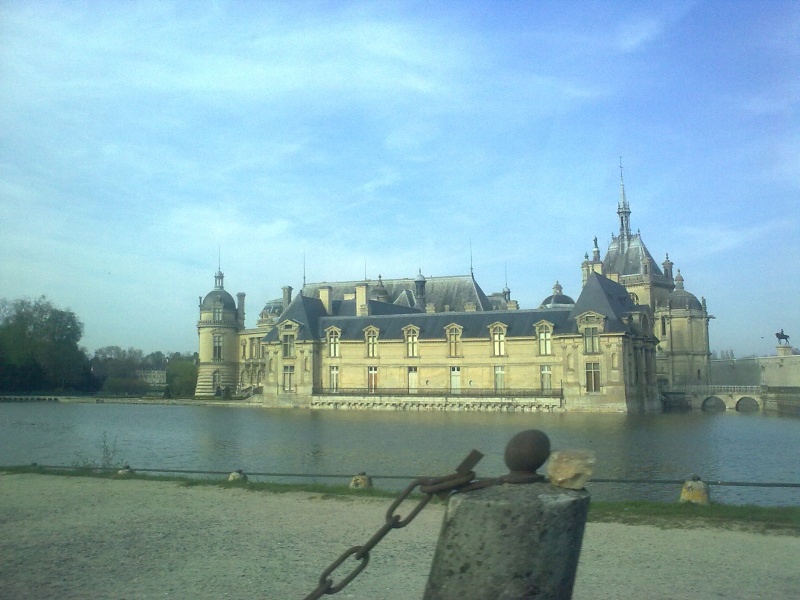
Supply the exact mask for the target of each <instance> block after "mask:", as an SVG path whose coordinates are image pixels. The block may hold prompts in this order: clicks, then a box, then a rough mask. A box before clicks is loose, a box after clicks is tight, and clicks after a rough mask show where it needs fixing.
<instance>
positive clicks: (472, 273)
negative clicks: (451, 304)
mask: <svg viewBox="0 0 800 600" xmlns="http://www.w3.org/2000/svg"><path fill="white" fill-rule="evenodd" d="M469 274H470V276H471V277H472V278H473V279H475V273H474V272H473V270H472V238H470V240H469Z"/></svg>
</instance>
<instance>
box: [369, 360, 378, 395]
mask: <svg viewBox="0 0 800 600" xmlns="http://www.w3.org/2000/svg"><path fill="white" fill-rule="evenodd" d="M377 389H378V367H367V391H368V392H369V393H370V394H374V393H375V392H376V391H377Z"/></svg>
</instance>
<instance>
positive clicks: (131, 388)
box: [92, 346, 149, 395]
mask: <svg viewBox="0 0 800 600" xmlns="http://www.w3.org/2000/svg"><path fill="white" fill-rule="evenodd" d="M144 365H145V360H144V353H143V352H142V351H141V350H139V349H138V348H128V349H127V350H125V349H123V348H120V347H119V346H105V347H103V348H99V349H97V350H95V352H94V357H93V358H92V371H93V373H94V375H95V377H97V378H98V380H99V381H100V383H101V385H102V391H103V392H106V393H108V394H134V395H139V394H145V393H147V390H148V389H149V386H148V385H147V383H146V382H145V381H143V380H142V379H141V377H139V374H138V371H141V370H143V369H144Z"/></svg>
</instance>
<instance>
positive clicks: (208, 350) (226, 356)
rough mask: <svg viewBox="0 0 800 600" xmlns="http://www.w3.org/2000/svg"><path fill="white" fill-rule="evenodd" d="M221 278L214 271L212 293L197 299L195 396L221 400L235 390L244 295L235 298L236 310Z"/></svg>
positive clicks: (220, 274)
mask: <svg viewBox="0 0 800 600" xmlns="http://www.w3.org/2000/svg"><path fill="white" fill-rule="evenodd" d="M224 278H225V276H224V275H223V274H222V271H220V270H218V271H217V273H216V274H215V275H214V289H213V290H211V291H210V292H209V293H208V294H206V296H205V298H202V297H201V298H200V306H199V308H200V319H199V320H198V321H197V335H198V338H199V355H200V364H199V366H198V371H197V387H196V388H195V396H199V397H213V396H218V397H225V396H229V395H230V394H232V393H233V392H234V390H235V389H236V379H237V371H238V366H237V354H236V352H237V346H238V343H237V342H238V339H239V331H240V330H241V329H243V328H244V294H239V304H240V307H239V308H237V307H236V302H235V301H234V299H233V296H231V295H230V294H229V293H228V292H226V291H225V287H224V285H223V280H224Z"/></svg>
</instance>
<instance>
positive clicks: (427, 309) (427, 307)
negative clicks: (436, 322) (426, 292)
mask: <svg viewBox="0 0 800 600" xmlns="http://www.w3.org/2000/svg"><path fill="white" fill-rule="evenodd" d="M425 312H426V313H435V312H436V305H435V304H431V303H429V304H426V305H425Z"/></svg>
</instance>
